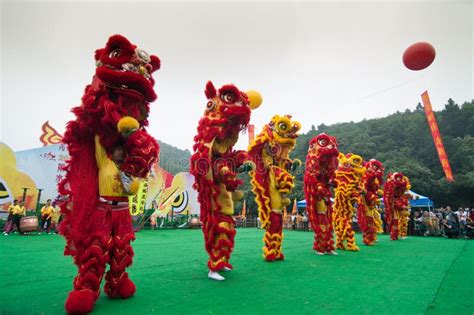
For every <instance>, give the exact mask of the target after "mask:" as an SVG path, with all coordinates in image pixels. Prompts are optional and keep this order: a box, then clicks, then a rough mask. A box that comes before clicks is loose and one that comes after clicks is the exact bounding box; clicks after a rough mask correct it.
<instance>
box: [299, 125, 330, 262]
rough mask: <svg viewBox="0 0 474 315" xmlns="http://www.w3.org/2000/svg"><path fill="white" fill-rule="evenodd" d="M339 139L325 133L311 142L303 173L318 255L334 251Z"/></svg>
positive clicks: (308, 211)
mask: <svg viewBox="0 0 474 315" xmlns="http://www.w3.org/2000/svg"><path fill="white" fill-rule="evenodd" d="M338 155H339V150H338V149H337V140H336V138H335V137H332V136H329V135H327V134H325V133H322V134H320V135H318V136H316V137H314V138H313V139H311V141H310V142H309V149H308V155H307V156H306V170H305V174H304V192H305V197H306V211H307V213H308V217H309V220H310V222H311V227H312V228H313V231H314V244H313V249H314V250H315V251H316V254H318V255H324V253H328V254H331V255H337V253H336V252H335V251H334V240H333V235H332V232H333V227H332V202H331V196H332V193H331V187H330V186H331V185H333V183H334V177H335V175H336V169H337V164H338V160H337V156H338Z"/></svg>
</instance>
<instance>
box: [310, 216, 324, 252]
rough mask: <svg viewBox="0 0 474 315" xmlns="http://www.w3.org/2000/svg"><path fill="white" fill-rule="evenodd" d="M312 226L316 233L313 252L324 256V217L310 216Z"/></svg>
mask: <svg viewBox="0 0 474 315" xmlns="http://www.w3.org/2000/svg"><path fill="white" fill-rule="evenodd" d="M310 219H311V226H312V227H313V232H314V243H313V250H315V251H316V254H319V255H324V241H323V233H324V232H323V230H322V229H324V226H323V224H321V219H322V215H321V213H317V212H315V213H312V214H311V216H310Z"/></svg>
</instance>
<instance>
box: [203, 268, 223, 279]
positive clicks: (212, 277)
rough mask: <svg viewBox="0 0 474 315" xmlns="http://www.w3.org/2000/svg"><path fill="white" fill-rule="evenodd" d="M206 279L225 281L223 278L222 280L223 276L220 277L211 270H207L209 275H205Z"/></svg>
mask: <svg viewBox="0 0 474 315" xmlns="http://www.w3.org/2000/svg"><path fill="white" fill-rule="evenodd" d="M207 277H208V278H209V279H212V280H217V281H222V280H225V278H224V277H223V276H221V275H220V274H218V273H217V272H215V271H211V270H209V273H208V274H207Z"/></svg>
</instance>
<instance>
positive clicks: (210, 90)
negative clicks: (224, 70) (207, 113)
mask: <svg viewBox="0 0 474 315" xmlns="http://www.w3.org/2000/svg"><path fill="white" fill-rule="evenodd" d="M204 93H205V94H206V97H207V99H211V98H213V97H214V96H216V94H217V92H216V88H215V87H214V84H212V82H211V81H207V84H206V90H205V91H204Z"/></svg>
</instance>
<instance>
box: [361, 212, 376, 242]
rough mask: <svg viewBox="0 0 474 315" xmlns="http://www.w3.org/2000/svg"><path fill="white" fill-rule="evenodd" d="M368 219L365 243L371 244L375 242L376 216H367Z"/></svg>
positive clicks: (364, 235)
mask: <svg viewBox="0 0 474 315" xmlns="http://www.w3.org/2000/svg"><path fill="white" fill-rule="evenodd" d="M365 220H366V221H367V228H366V229H365V231H364V234H363V238H364V243H365V245H367V246H371V245H373V244H374V242H375V233H376V232H375V223H374V218H372V217H369V216H367V217H366V219H365Z"/></svg>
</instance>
